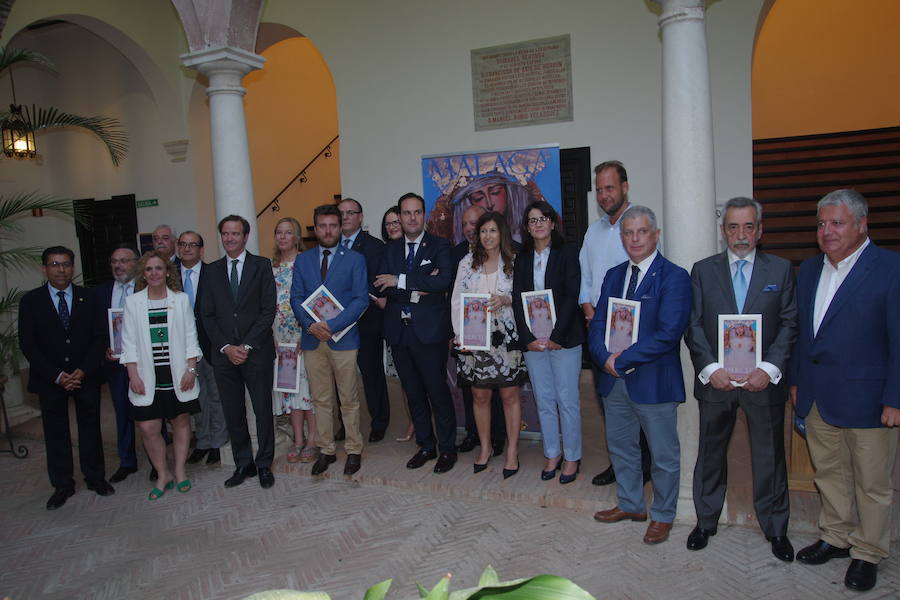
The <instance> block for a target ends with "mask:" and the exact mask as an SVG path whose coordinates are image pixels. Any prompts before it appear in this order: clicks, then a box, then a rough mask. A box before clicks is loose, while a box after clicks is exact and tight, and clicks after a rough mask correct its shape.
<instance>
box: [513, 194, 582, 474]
mask: <svg viewBox="0 0 900 600" xmlns="http://www.w3.org/2000/svg"><path fill="white" fill-rule="evenodd" d="M522 223H523V226H522V251H521V252H520V253H519V256H518V258H517V259H516V266H515V274H514V276H513V298H514V299H515V302H513V311H514V312H515V315H516V326H517V328H518V331H519V339H520V340H521V343H522V345H523V346H525V349H526V351H525V364H526V365H527V366H528V375H529V377H530V379H531V387H532V389H533V390H534V398H535V401H536V402H537V408H538V417H539V419H540V421H541V435H542V437H543V440H544V457H545V458H546V464H545V465H544V469H543V470H542V471H541V479H543V480H544V481H548V480H550V479H553V477H554V476H555V474H556V471H557V470H558V469H560V470H561V471H560V474H559V482H560V483H571V482H573V481H575V479H576V478H577V477H578V470H579V467H580V464H581V402H580V400H579V397H578V378H579V376H580V374H581V344H582V343H583V342H584V325H583V324H582V322H581V317H580V315H581V309H580V307H579V305H578V291H579V286H580V285H581V268H580V267H579V264H578V248H577V247H576V246H575V245H574V244H567V243H565V241H564V240H563V237H562V235H561V234H560V232H559V229H560V222H559V215H558V214H557V213H556V211H555V210H554V209H553V207H552V206H550V204H548V203H547V202H544V201H543V200H540V201H537V202H532V203H531V204H529V205H528V206H527V207H526V208H525V215H524V218H523V219H522ZM535 290H549V291H550V292H552V297H553V308H554V312H555V313H556V319H555V321H554V323H553V326H552V329H551V330H550V331H549V332H548V331H545V330H544V328H538V327H537V326H535V328H534V330H533V329H532V327H531V326H530V321H529V319H527V318H526V316H527V315H526V313H525V309H524V307H523V305H522V292H531V291H535ZM542 306H543V303H542ZM536 334H539V335H536ZM548 334H549V335H548ZM560 429H561V430H562V451H560Z"/></svg>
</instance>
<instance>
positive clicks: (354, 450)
mask: <svg viewBox="0 0 900 600" xmlns="http://www.w3.org/2000/svg"><path fill="white" fill-rule="evenodd" d="M313 223H314V224H315V231H316V239H317V240H318V241H319V245H318V246H317V247H316V249H315V250H311V251H308V252H302V253H301V254H299V255H298V256H297V260H296V261H294V276H293V279H292V280H293V283H292V284H291V308H293V309H294V316H296V317H297V321H298V322H299V323H300V326H301V327H302V328H303V333H302V335H301V336H300V348H301V349H302V350H303V352H304V357H305V362H306V372H307V373H308V374H309V387H310V392H311V393H312V397H313V404H314V405H315V407H316V433H317V435H318V438H319V449H320V454H319V458H318V459H316V462H315V464H313V468H312V474H313V475H319V474H321V473H324V472H325V470H327V469H328V465H330V464H331V463H333V462H335V461H336V460H337V458H336V457H335V455H334V453H335V444H334V416H333V415H334V410H335V406H336V404H337V398H335V395H334V386H335V383H336V384H337V388H338V393H339V394H340V396H341V406H340V410H341V417H342V418H343V421H344V430H345V432H346V438H345V439H346V442H345V443H344V449H345V450H346V451H347V462H346V464H345V465H344V474H345V475H353V474H354V473H356V472H357V471H359V467H360V465H361V464H362V461H361V453H362V447H363V442H362V435H361V434H360V432H359V393H360V386H359V377H358V376H357V374H356V358H357V353H358V352H359V343H360V336H359V326H358V325H356V322H357V321H358V320H359V318H360V316H362V314H363V311H365V310H366V308H367V307H368V306H369V284H368V274H367V271H366V259H365V258H364V257H363V255H362V254H360V253H358V252H354V251H353V250H349V249H347V248H344V247H342V246H338V242H339V241H340V238H341V213H340V211H339V210H338V207H337V206H334V205H333V204H325V205H322V206H319V207H318V208H316V209H315V211H313ZM322 285H324V286H325V287H326V288H327V289H328V291H329V292H330V293H331V295H332V296H333V297H334V298H336V299H337V301H338V302H340V303H341V305H342V306H343V307H344V309H343V310H342V311H341V312H339V313H338V314H337V315H335V316H333V317H328V316H327V315H326V313H325V312H324V309H323V313H322V320H319V321H316V319H314V318H313V317H312V316H311V315H310V314H309V313H308V312H306V309H304V308H303V303H304V302H305V301H306V299H307V298H309V296H310V295H311V294H312V293H313V292H315V291H316V290H317V289H318V288H319V286H322ZM348 327H349V328H350V329H349V330H348V331H347V332H346V333H345V334H344V336H343V337H342V338H341V339H340V340H339V341H337V342H336V341H334V340H333V339H332V336H333V335H335V334H337V333H339V332H341V331H343V330H345V329H347V328H348Z"/></svg>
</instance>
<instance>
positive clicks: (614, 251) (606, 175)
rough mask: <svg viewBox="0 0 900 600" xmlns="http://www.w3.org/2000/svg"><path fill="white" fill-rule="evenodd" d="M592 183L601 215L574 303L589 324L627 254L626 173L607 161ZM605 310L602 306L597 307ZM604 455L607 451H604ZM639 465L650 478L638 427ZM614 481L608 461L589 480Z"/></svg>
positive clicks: (590, 232) (582, 258)
mask: <svg viewBox="0 0 900 600" xmlns="http://www.w3.org/2000/svg"><path fill="white" fill-rule="evenodd" d="M594 176H595V178H594V186H595V191H596V194H597V207H598V208H599V209H600V210H601V211H602V212H603V213H604V215H603V216H602V217H600V218H599V219H597V220H596V221H594V222H593V223H591V225H590V227H588V229H587V231H586V232H585V234H584V242H583V243H582V245H581V251H580V252H579V253H578V262H579V263H581V291H580V292H579V294H578V302H579V304H581V308H582V309H583V310H584V319H585V322H586V323H590V322H591V319H593V318H594V310H595V307H596V305H597V300H599V299H600V286H601V285H603V278H604V277H605V276H606V272H607V271H609V270H610V269H611V268H612V267H614V266H616V265H618V264H621V263H622V262H624V261H626V260H628V254H626V252H625V248H624V247H623V246H622V238H621V236H620V235H619V233H620V229H619V218H620V217H621V216H622V213H624V212H625V211H626V210H627V209H628V207H629V206H630V204H629V202H628V172H627V171H626V170H625V166H624V165H623V164H622V163H621V162H619V161H618V160H608V161H605V162H602V163H600V164H599V165H597V166H596V167H594ZM601 309H602V310H606V307H605V306H604V307H601ZM591 367H592V370H593V372H594V386H595V389H596V390H597V400H598V401H599V402H600V410H601V411H603V399H602V396H601V394H600V388H599V385H600V369H599V368H598V366H597V365H594V364H593V363H592V364H591ZM607 454H608V452H607ZM641 465H642V467H643V470H644V481H645V482H646V481H649V480H650V451H649V449H648V448H647V439H646V437H645V436H644V432H643V430H641ZM615 480H616V472H615V469H613V466H612V462H610V464H609V467H607V469H606V470H605V471H603V472H602V473H600V474H598V475H596V476H595V477H594V478H593V479H592V480H591V483H593V484H594V485H609V484H611V483H613V482H615Z"/></svg>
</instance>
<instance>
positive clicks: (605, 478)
mask: <svg viewBox="0 0 900 600" xmlns="http://www.w3.org/2000/svg"><path fill="white" fill-rule="evenodd" d="M615 482H616V471H615V469H613V466H612V465H609V467H608V468H607V469H606V470H605V471H603V472H602V473H599V474H597V475H595V476H594V478H593V479H591V483H593V484H594V485H609V484H611V483H615Z"/></svg>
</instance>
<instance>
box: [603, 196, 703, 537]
mask: <svg viewBox="0 0 900 600" xmlns="http://www.w3.org/2000/svg"><path fill="white" fill-rule="evenodd" d="M620 221H621V238H622V245H623V246H624V247H625V252H626V253H627V254H628V261H626V262H623V263H622V264H620V265H618V266H616V267H613V268H612V269H610V270H609V271H607V273H606V276H605V277H604V279H603V285H602V286H601V288H600V300H599V301H598V302H597V305H596V306H595V307H594V318H593V319H592V320H591V325H590V328H589V330H588V345H589V346H590V351H591V357H592V358H593V359H594V362H596V363H597V365H602V366H603V372H602V374H601V376H600V386H599V389H600V394H601V396H602V397H603V407H604V410H605V414H606V432H607V437H608V441H609V454H610V457H611V459H612V463H613V468H614V469H615V472H616V494H617V495H618V497H619V505H618V506H616V507H614V508H612V509H609V510H602V511H600V512H598V513H597V514H595V515H594V519H595V520H597V521H600V522H602V523H614V522H617V521H622V520H625V519H630V520H632V521H646V520H647V511H646V509H645V503H644V479H643V474H642V472H641V447H640V434H641V430H643V431H644V433H645V434H646V436H647V443H648V445H649V446H650V455H651V462H652V468H651V478H652V481H653V506H652V507H651V515H650V516H651V519H652V520H651V522H650V526H649V527H647V532H646V534H644V542H645V543H647V544H658V543H660V542H664V541H666V540H667V539H668V538H669V532H670V531H671V529H672V522H673V521H674V520H675V508H676V505H677V503H678V482H679V478H680V475H681V456H680V455H681V450H680V445H679V443H678V429H677V414H678V413H677V410H678V405H679V404H680V403H681V402H684V378H683V377H682V373H681V358H680V356H679V347H680V345H681V336H682V334H683V333H684V329H685V327H687V324H688V318H689V317H690V314H691V279H690V276H689V275H688V274H687V271H685V270H684V269H682V268H681V267H679V266H677V265H675V264H673V263H671V262H670V261H668V260H666V259H665V258H664V257H663V256H662V254H660V253H659V251H658V250H657V249H656V248H657V244H658V242H659V234H660V230H659V228H658V227H657V226H656V216H655V215H654V214H653V211H652V210H650V209H649V208H647V207H645V206H639V205H637V204H634V205H632V206H631V207H629V208H628V210H626V211H625V212H624V213H623V214H622V217H621V219H620ZM610 298H624V299H626V300H633V301H637V302H640V306H641V310H640V317H639V319H640V323H639V324H638V336H637V341H636V342H634V343H633V344H631V346H628V347H627V348H626V349H625V350H619V351H616V352H610V350H609V349H607V347H606V342H605V339H604V338H605V333H606V314H607V303H608V301H609V299H610Z"/></svg>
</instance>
